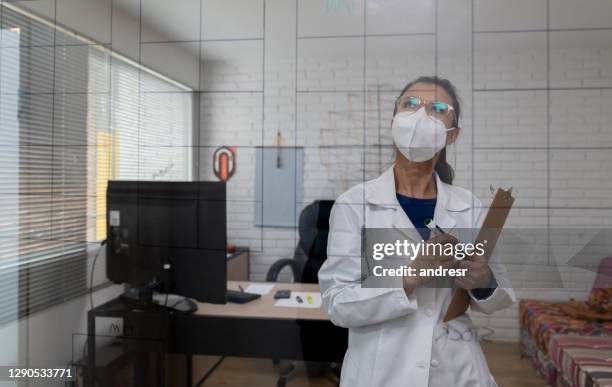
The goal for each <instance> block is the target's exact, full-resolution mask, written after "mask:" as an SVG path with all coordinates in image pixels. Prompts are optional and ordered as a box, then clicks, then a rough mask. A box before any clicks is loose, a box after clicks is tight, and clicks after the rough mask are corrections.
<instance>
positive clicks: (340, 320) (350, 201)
mask: <svg viewBox="0 0 612 387" xmlns="http://www.w3.org/2000/svg"><path fill="white" fill-rule="evenodd" d="M436 179H437V180H436V181H437V189H438V194H437V204H436V208H435V213H434V222H435V223H436V224H437V225H438V226H440V227H441V228H442V229H443V230H445V231H447V232H449V233H451V234H452V230H453V229H458V228H464V229H466V228H476V227H478V226H479V225H480V223H481V222H482V219H481V218H482V217H483V213H484V210H483V209H482V206H481V205H480V201H479V200H478V199H477V198H476V197H475V196H473V195H472V194H471V193H470V192H469V191H467V190H465V189H462V188H459V187H456V186H452V185H448V184H445V183H443V182H442V181H440V179H439V178H438V177H437V176H436ZM362 227H366V228H396V229H411V230H410V231H411V232H414V233H416V229H414V226H413V225H412V223H411V222H410V220H409V218H408V217H407V216H406V214H405V213H404V211H403V210H402V208H401V206H400V205H399V203H398V202H397V198H396V191H395V177H394V173H393V167H391V168H389V169H388V170H387V171H386V172H384V173H383V174H382V175H381V176H379V177H378V178H376V179H374V180H371V181H368V182H366V183H364V184H360V185H357V186H355V187H353V188H351V189H349V190H348V191H347V192H345V193H343V194H342V195H340V196H339V197H338V199H337V200H336V203H335V204H334V207H333V209H332V213H331V218H330V232H329V240H328V247H327V255H328V257H327V260H326V261H325V263H324V264H323V266H322V267H321V270H320V271H319V283H320V285H321V292H322V296H323V305H324V307H325V310H326V312H327V314H328V315H329V317H330V319H331V320H332V321H333V322H334V324H336V325H338V326H341V327H346V328H348V329H349V345H348V350H347V352H346V355H345V357H344V362H343V365H342V375H341V382H340V384H341V386H350V387H361V386H363V387H376V386H381V387H395V386H397V387H399V386H402V387H406V386H411V387H421V386H432V387H433V386H443V387H448V386H458V387H462V386H496V384H495V381H494V380H493V378H492V376H491V374H490V372H489V369H488V367H487V363H486V360H485V358H484V356H483V353H482V350H481V349H480V346H479V344H478V342H477V340H476V339H474V340H471V341H466V340H450V339H449V338H448V335H446V336H445V335H444V332H446V331H448V329H451V330H453V329H454V330H456V331H465V330H468V329H470V328H473V325H472V322H471V320H470V318H469V317H468V316H467V315H463V316H460V317H458V318H457V319H455V320H452V321H451V322H449V323H442V322H441V321H442V319H443V315H444V312H445V311H446V308H447V306H448V304H449V301H450V296H451V291H452V289H450V288H437V289H436V288H417V289H415V290H414V292H413V293H412V294H411V295H410V296H406V293H405V292H404V290H403V289H401V288H362V287H361V282H360V281H361V229H362ZM415 235H416V236H415V240H421V238H420V236H419V235H418V234H415ZM495 262H496V258H495V256H494V257H492V258H491V261H490V267H491V270H492V272H493V275H494V276H495V279H496V281H497V283H498V287H497V288H496V290H495V291H494V292H493V294H492V295H491V296H490V297H488V298H487V299H485V300H477V299H475V298H473V297H472V300H471V309H472V310H477V311H480V312H484V313H487V314H489V313H493V312H495V311H497V310H500V309H504V308H506V307H508V306H509V305H511V304H512V303H513V302H515V296H514V292H513V290H512V289H511V288H510V286H509V284H508V282H507V280H506V279H505V277H504V268H503V266H502V265H501V264H499V263H495ZM455 336H456V335H455ZM466 336H469V335H466Z"/></svg>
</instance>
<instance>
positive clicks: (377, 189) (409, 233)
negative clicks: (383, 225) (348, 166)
mask: <svg viewBox="0 0 612 387" xmlns="http://www.w3.org/2000/svg"><path fill="white" fill-rule="evenodd" d="M393 167H394V166H391V167H390V168H389V169H387V170H386V171H385V172H383V174H382V175H380V176H379V177H378V178H376V179H374V180H372V181H370V182H369V183H368V185H367V188H366V200H367V201H368V203H370V204H374V205H376V206H378V207H383V208H385V209H386V211H387V212H389V215H391V228H393V229H395V230H396V231H398V232H399V233H400V234H401V236H402V237H403V238H406V239H408V240H410V241H413V242H419V241H421V240H422V239H423V238H421V235H420V234H419V233H418V231H417V230H416V228H415V227H414V225H413V224H412V222H411V221H410V219H409V218H408V216H407V215H406V213H405V212H404V210H403V209H402V207H401V206H400V204H399V202H398V201H397V197H396V191H395V174H394V173H393Z"/></svg>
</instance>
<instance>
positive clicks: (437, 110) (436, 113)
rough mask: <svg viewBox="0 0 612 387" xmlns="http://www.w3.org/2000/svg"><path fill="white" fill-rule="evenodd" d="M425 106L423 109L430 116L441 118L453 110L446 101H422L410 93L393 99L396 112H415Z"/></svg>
mask: <svg viewBox="0 0 612 387" xmlns="http://www.w3.org/2000/svg"><path fill="white" fill-rule="evenodd" d="M423 106H425V111H426V112H427V114H428V115H429V116H430V117H433V118H437V119H439V120H442V119H444V118H446V116H448V115H450V114H451V112H454V111H455V108H454V107H452V106H451V105H449V104H447V103H446V102H442V101H424V100H422V99H420V98H419V97H414V96H411V95H405V96H401V97H399V98H398V99H397V100H396V101H395V108H396V110H397V112H416V111H417V110H419V109H420V108H421V107H423Z"/></svg>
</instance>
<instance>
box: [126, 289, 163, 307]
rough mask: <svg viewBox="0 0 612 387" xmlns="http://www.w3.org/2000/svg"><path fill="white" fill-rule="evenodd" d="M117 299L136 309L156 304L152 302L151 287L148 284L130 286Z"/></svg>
mask: <svg viewBox="0 0 612 387" xmlns="http://www.w3.org/2000/svg"><path fill="white" fill-rule="evenodd" d="M119 299H120V300H121V301H122V302H124V303H125V304H127V305H129V306H131V307H133V308H137V309H151V308H154V307H156V306H158V305H157V304H156V303H154V302H153V289H152V287H151V286H150V285H145V286H142V287H138V288H135V287H130V288H128V289H127V290H126V291H125V292H124V293H123V294H121V295H120V296H119Z"/></svg>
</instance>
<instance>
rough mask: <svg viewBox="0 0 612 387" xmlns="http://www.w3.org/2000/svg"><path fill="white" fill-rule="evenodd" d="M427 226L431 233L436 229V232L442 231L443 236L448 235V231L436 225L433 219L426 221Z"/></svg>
mask: <svg viewBox="0 0 612 387" xmlns="http://www.w3.org/2000/svg"><path fill="white" fill-rule="evenodd" d="M425 226H427V228H428V229H430V230H431V231H433V230H434V229H435V230H438V231H440V232H441V233H442V234H446V231H444V230H442V229H441V228H440V227H439V226H438V225H437V224H435V223H434V221H433V219H427V220H426V221H425Z"/></svg>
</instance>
